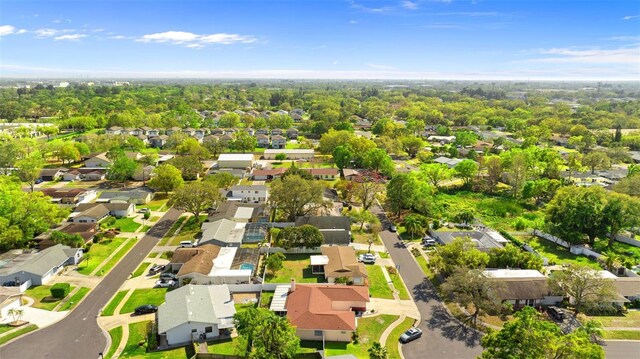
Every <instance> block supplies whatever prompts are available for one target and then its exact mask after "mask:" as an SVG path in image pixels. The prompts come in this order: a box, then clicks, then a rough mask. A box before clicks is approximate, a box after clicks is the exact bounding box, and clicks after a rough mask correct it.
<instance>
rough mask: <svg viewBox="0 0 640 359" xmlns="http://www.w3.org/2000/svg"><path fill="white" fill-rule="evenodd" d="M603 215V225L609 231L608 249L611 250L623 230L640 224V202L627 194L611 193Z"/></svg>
mask: <svg viewBox="0 0 640 359" xmlns="http://www.w3.org/2000/svg"><path fill="white" fill-rule="evenodd" d="M602 214H603V216H604V218H603V224H604V225H605V226H606V227H607V230H608V231H609V244H608V247H609V248H611V247H613V243H615V240H616V237H617V236H618V234H619V233H620V231H621V230H623V229H625V228H634V227H636V226H638V224H640V200H638V199H636V198H633V197H630V196H628V195H626V194H619V193H610V194H608V196H607V204H606V206H605V207H604V209H603V210H602Z"/></svg>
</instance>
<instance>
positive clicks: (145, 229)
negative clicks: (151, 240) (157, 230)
mask: <svg viewBox="0 0 640 359" xmlns="http://www.w3.org/2000/svg"><path fill="white" fill-rule="evenodd" d="M149 229H151V226H150V225H145V226H144V227H142V229H141V230H140V232H138V233H147V231H148V230H149Z"/></svg>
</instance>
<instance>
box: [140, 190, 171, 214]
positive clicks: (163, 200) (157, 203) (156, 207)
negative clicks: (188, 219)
mask: <svg viewBox="0 0 640 359" xmlns="http://www.w3.org/2000/svg"><path fill="white" fill-rule="evenodd" d="M168 201H169V197H168V196H167V195H165V194H164V193H157V194H156V195H155V197H154V198H153V201H150V202H149V203H147V204H145V205H143V206H140V208H149V209H150V210H152V211H162V210H164V209H166V208H163V207H165V205H166V204H167V202H168Z"/></svg>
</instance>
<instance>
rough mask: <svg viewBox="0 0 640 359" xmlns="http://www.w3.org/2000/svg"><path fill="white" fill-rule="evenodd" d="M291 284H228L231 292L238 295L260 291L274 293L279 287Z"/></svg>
mask: <svg viewBox="0 0 640 359" xmlns="http://www.w3.org/2000/svg"><path fill="white" fill-rule="evenodd" d="M287 284H290V283H263V284H227V287H229V291H230V292H236V293H259V292H260V291H263V290H264V291H267V292H272V291H274V290H276V287H277V286H279V285H287Z"/></svg>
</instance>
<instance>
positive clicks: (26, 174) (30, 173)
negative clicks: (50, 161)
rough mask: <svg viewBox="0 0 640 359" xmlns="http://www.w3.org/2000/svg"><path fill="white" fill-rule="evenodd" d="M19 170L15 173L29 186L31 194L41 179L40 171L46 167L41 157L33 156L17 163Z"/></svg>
mask: <svg viewBox="0 0 640 359" xmlns="http://www.w3.org/2000/svg"><path fill="white" fill-rule="evenodd" d="M16 167H17V170H16V171H15V172H14V173H15V174H16V176H18V178H19V179H20V181H22V182H24V183H26V184H28V185H29V188H30V189H31V192H33V186H34V185H35V183H36V180H37V179H38V178H39V177H40V171H42V168H43V167H44V161H43V160H42V159H41V158H40V157H36V156H32V157H27V158H24V159H21V160H19V161H18V162H16Z"/></svg>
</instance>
